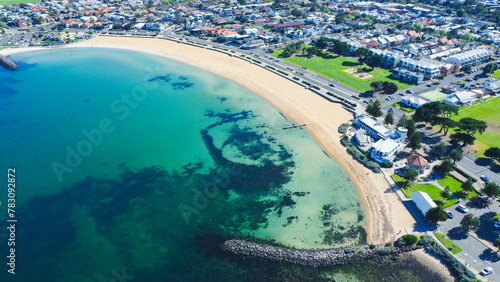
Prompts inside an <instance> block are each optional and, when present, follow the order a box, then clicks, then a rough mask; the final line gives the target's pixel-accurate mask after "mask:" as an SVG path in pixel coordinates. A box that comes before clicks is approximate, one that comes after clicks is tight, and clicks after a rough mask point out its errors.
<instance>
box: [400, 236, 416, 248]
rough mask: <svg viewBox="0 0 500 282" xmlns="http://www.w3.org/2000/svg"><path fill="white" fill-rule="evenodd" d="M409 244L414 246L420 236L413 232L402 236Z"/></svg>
mask: <svg viewBox="0 0 500 282" xmlns="http://www.w3.org/2000/svg"><path fill="white" fill-rule="evenodd" d="M401 239H403V241H404V242H405V244H406V245H407V246H413V245H415V244H416V243H417V242H418V237H417V236H415V235H413V234H406V235H403V236H402V237H401Z"/></svg>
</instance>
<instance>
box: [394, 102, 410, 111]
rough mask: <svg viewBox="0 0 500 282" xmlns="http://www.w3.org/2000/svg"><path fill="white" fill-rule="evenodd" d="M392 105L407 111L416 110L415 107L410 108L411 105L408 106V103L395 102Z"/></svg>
mask: <svg viewBox="0 0 500 282" xmlns="http://www.w3.org/2000/svg"><path fill="white" fill-rule="evenodd" d="M391 106H393V107H395V108H399V109H400V110H402V111H405V112H407V113H411V112H413V111H415V109H414V108H410V107H408V106H406V105H401V104H400V103H399V102H397V103H394V104H392V105H391Z"/></svg>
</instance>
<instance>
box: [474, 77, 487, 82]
mask: <svg viewBox="0 0 500 282" xmlns="http://www.w3.org/2000/svg"><path fill="white" fill-rule="evenodd" d="M478 79H479V78H477V77H474V78H473V80H478ZM486 81H490V80H488V79H487V80H486Z"/></svg>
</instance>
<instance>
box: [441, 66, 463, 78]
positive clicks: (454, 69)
mask: <svg viewBox="0 0 500 282" xmlns="http://www.w3.org/2000/svg"><path fill="white" fill-rule="evenodd" d="M439 71H440V72H441V73H442V74H444V75H445V76H449V75H452V74H456V73H459V72H460V66H457V65H452V64H444V65H443V66H442V67H441V69H440V70H439Z"/></svg>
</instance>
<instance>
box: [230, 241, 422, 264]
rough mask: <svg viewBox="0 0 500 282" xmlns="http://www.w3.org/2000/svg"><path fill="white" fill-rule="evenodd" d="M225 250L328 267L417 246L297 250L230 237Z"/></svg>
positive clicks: (286, 261) (279, 260) (397, 252)
mask: <svg viewBox="0 0 500 282" xmlns="http://www.w3.org/2000/svg"><path fill="white" fill-rule="evenodd" d="M221 248H222V250H224V251H225V252H228V253H232V254H235V255H244V256H251V257H255V258H261V259H267V260H272V261H277V262H284V263H290V264H295V265H300V266H307V267H329V266H334V265H340V264H351V263H357V262H361V261H364V260H368V259H373V258H377V257H382V256H387V255H393V254H399V253H404V252H409V251H413V250H415V249H416V248H415V247H409V246H404V247H385V246H375V248H373V249H371V248H370V247H369V246H367V245H362V246H355V247H346V248H338V249H322V250H298V249H290V248H283V247H276V246H270V245H264V244H257V243H252V242H248V241H244V240H229V241H226V242H224V243H223V244H222V245H221Z"/></svg>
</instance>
